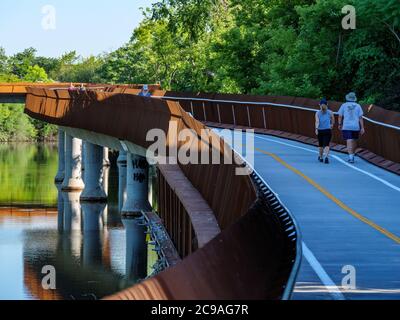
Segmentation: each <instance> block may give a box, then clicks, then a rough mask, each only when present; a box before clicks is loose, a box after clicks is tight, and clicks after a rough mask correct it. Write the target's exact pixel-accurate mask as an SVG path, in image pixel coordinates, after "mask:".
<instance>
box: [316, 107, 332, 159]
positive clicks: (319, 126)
mask: <svg viewBox="0 0 400 320" xmlns="http://www.w3.org/2000/svg"><path fill="white" fill-rule="evenodd" d="M319 107H320V110H319V111H318V112H317V113H316V114H315V134H316V135H317V136H318V143H319V156H318V160H319V161H320V162H324V163H326V164H329V152H330V144H331V141H332V129H333V126H334V125H335V116H334V114H333V112H332V111H331V110H329V107H328V101H327V100H326V99H322V100H321V102H320V103H319Z"/></svg>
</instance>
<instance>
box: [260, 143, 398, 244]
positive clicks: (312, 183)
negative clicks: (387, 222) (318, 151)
mask: <svg viewBox="0 0 400 320" xmlns="http://www.w3.org/2000/svg"><path fill="white" fill-rule="evenodd" d="M255 150H257V151H259V152H261V153H263V154H265V155H267V156H270V157H272V158H273V159H275V160H276V161H278V162H279V163H280V164H282V165H283V166H285V167H286V168H288V169H289V170H290V171H292V172H294V173H296V174H297V175H299V176H300V177H302V178H303V179H304V180H306V181H307V182H308V183H309V184H311V185H312V186H313V187H315V188H316V189H317V190H318V191H320V192H321V193H322V194H324V195H325V196H326V197H327V198H329V199H330V200H332V201H333V202H334V203H336V204H337V205H338V206H339V207H340V208H342V209H343V210H345V211H346V212H348V213H350V214H351V215H352V216H353V217H355V218H357V219H358V220H360V221H362V222H364V223H365V224H367V225H369V226H370V227H372V228H374V229H375V230H377V231H379V232H380V233H382V234H384V235H385V236H387V237H388V238H390V239H392V240H393V241H395V242H396V243H398V244H400V237H398V236H396V235H395V234H393V233H391V232H390V231H388V230H386V229H385V228H382V227H380V226H379V225H377V224H376V223H375V222H373V221H371V220H369V219H367V218H366V217H364V216H362V215H361V214H359V213H357V212H356V211H354V210H353V209H351V208H350V207H349V206H347V205H346V204H344V203H343V202H342V201H340V200H339V199H338V198H336V197H335V196H334V195H332V194H331V193H329V191H327V190H326V189H324V188H323V187H322V186H320V185H319V184H318V183H316V182H315V181H314V180H312V179H311V178H309V177H307V176H306V175H305V174H304V173H302V172H301V171H299V170H298V169H296V168H294V167H292V166H291V165H290V164H288V163H287V162H285V161H284V160H282V159H281V158H280V157H278V156H277V155H276V154H273V153H270V152H267V151H264V150H262V149H259V148H255Z"/></svg>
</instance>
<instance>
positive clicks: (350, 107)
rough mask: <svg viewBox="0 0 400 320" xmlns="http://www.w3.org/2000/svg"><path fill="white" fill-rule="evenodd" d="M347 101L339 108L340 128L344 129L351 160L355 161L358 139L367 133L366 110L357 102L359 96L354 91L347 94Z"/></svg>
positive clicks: (351, 161)
mask: <svg viewBox="0 0 400 320" xmlns="http://www.w3.org/2000/svg"><path fill="white" fill-rule="evenodd" d="M346 101H347V102H346V103H344V104H343V105H342V106H341V107H340V110H339V130H341V131H342V133H343V138H344V140H346V142H347V150H348V152H349V162H350V163H354V156H355V151H356V149H357V140H358V139H359V138H360V135H363V134H364V133H365V128H364V119H363V116H364V112H363V110H362V107H361V106H360V105H359V104H358V103H357V96H356V94H355V93H354V92H351V93H349V94H348V95H347V96H346Z"/></svg>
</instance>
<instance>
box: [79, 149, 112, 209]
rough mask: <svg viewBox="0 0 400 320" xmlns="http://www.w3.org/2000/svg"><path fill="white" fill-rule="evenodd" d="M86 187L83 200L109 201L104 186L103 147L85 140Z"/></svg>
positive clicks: (82, 196)
mask: <svg viewBox="0 0 400 320" xmlns="http://www.w3.org/2000/svg"><path fill="white" fill-rule="evenodd" d="M84 145H85V148H84V153H85V156H84V158H85V172H84V175H85V189H84V190H83V192H82V195H81V201H82V202H107V194H106V192H105V191H104V188H103V172H104V169H103V156H104V152H103V147H100V146H98V145H95V144H92V143H89V142H85V143H84Z"/></svg>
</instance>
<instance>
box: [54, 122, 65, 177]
mask: <svg viewBox="0 0 400 320" xmlns="http://www.w3.org/2000/svg"><path fill="white" fill-rule="evenodd" d="M64 177H65V132H64V131H63V130H61V129H58V172H57V175H56V178H55V182H56V184H62V183H63V181H64Z"/></svg>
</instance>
